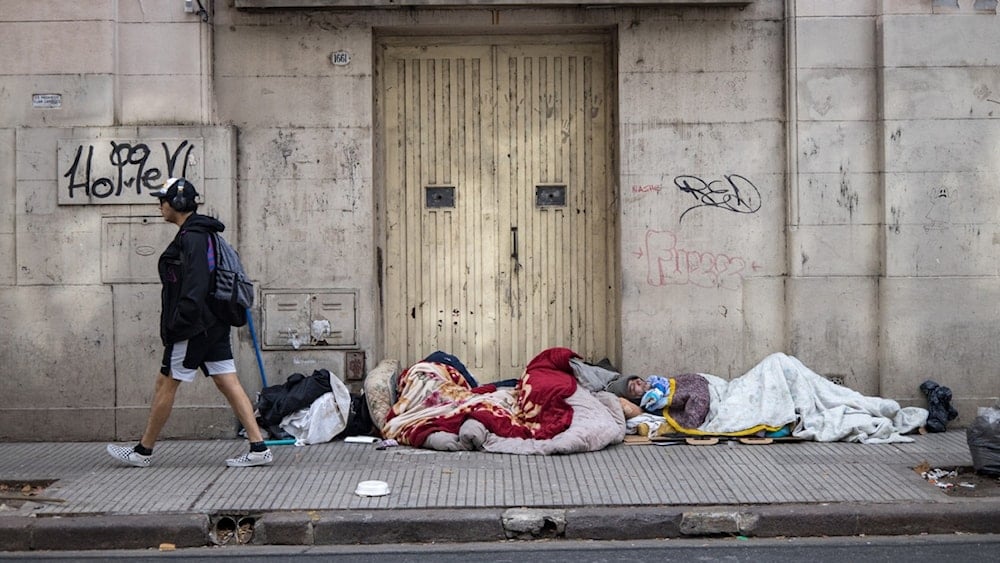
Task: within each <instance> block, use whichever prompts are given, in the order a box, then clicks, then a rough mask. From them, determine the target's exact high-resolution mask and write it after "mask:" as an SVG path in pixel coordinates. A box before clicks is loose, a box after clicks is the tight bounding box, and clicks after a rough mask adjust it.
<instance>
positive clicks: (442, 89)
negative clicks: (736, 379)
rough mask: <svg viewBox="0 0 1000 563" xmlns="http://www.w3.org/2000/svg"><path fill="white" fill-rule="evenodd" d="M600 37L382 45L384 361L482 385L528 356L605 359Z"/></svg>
mask: <svg viewBox="0 0 1000 563" xmlns="http://www.w3.org/2000/svg"><path fill="white" fill-rule="evenodd" d="M609 56H610V55H609V48H608V43H607V40H606V38H604V37H597V36H590V35H585V36H570V37H566V36H564V37H560V38H559V40H558V41H553V42H540V41H539V40H538V38H537V37H507V36H504V37H495V36H487V37H479V38H476V39H472V38H452V39H441V38H437V39H434V40H432V39H427V38H419V39H418V38H412V37H410V38H398V39H387V40H385V41H383V42H382V43H381V44H380V48H379V49H378V57H379V58H378V61H377V66H376V69H377V70H376V73H377V80H376V84H377V86H376V87H377V88H378V90H377V94H376V104H377V105H376V107H377V115H378V123H379V126H378V131H377V136H376V138H377V139H379V142H378V143H377V145H378V146H377V150H376V153H377V155H378V156H377V158H378V159H379V161H380V162H379V166H380V169H381V170H382V174H383V177H382V182H381V190H380V191H381V195H382V197H381V198H380V202H381V203H382V208H381V213H382V217H381V221H382V223H381V229H380V230H381V236H382V244H384V253H383V259H382V264H381V280H382V281H381V283H382V287H381V291H382V298H383V315H382V318H383V326H382V329H383V336H384V343H385V353H386V357H390V358H398V359H399V360H401V361H402V362H403V364H404V366H405V365H409V364H410V363H412V362H415V361H418V360H420V359H422V358H423V357H425V356H426V355H427V354H429V353H431V352H433V351H435V350H443V351H445V352H448V353H451V354H454V355H455V356H457V357H458V358H459V359H460V360H462V361H463V362H464V363H465V364H466V366H467V367H469V369H470V370H471V371H472V372H473V373H474V374H475V376H476V377H477V378H478V379H479V380H480V381H482V382H485V381H495V380H499V379H507V378H513V377H518V376H520V374H521V373H522V371H523V369H524V366H525V365H526V364H527V363H528V361H530V360H531V358H533V357H534V356H535V354H537V353H538V352H539V351H541V350H543V349H545V348H549V347H552V346H565V347H569V348H571V349H573V350H575V351H576V352H578V353H579V354H581V355H583V356H584V357H585V358H588V359H594V360H596V359H600V358H603V357H608V358H611V359H612V360H615V357H616V355H617V350H618V326H619V320H618V298H619V291H618V285H619V284H618V260H617V258H616V255H615V249H616V248H617V243H616V236H617V235H616V233H617V225H616V220H617V200H616V189H615V182H614V173H613V165H612V164H613V160H612V158H613V150H612V139H613V137H612V135H611V131H612V124H613V119H612V115H611V111H610V109H609V108H612V107H613V105H612V102H613V99H612V93H613V88H612V82H611V76H610V74H609V66H610V65H609Z"/></svg>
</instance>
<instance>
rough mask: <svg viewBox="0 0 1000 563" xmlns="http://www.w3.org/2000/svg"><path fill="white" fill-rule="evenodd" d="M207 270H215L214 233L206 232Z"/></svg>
mask: <svg viewBox="0 0 1000 563" xmlns="http://www.w3.org/2000/svg"><path fill="white" fill-rule="evenodd" d="M208 271H209V272H214V271H215V235H214V234H212V233H209V234H208Z"/></svg>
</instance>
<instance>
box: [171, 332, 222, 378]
mask: <svg viewBox="0 0 1000 563" xmlns="http://www.w3.org/2000/svg"><path fill="white" fill-rule="evenodd" d="M187 345H188V341H187V340H181V341H180V342H176V343H174V344H173V349H172V350H171V353H170V377H172V378H174V379H176V380H178V381H185V382H191V381H194V377H195V375H197V373H198V368H194V369H188V368H186V367H184V357H185V356H186V355H187ZM201 367H202V369H204V370H205V375H218V374H220V373H236V362H235V361H234V360H233V359H232V358H230V359H228V360H220V361H215V362H208V361H206V362H204V363H203V364H202V366H201Z"/></svg>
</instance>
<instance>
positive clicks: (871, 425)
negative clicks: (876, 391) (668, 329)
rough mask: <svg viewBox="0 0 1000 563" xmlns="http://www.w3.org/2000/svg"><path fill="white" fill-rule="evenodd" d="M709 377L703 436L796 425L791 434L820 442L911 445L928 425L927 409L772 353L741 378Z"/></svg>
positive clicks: (702, 428) (701, 430) (707, 376)
mask: <svg viewBox="0 0 1000 563" xmlns="http://www.w3.org/2000/svg"><path fill="white" fill-rule="evenodd" d="M702 375H703V376H705V378H706V379H708V382H709V389H710V391H711V395H712V400H711V408H710V410H709V414H708V417H707V418H706V419H705V423H704V424H702V425H701V426H700V427H698V431H699V432H705V433H709V434H735V433H745V432H746V431H747V430H749V429H752V428H755V427H759V426H767V427H771V428H779V427H781V426H784V425H786V424H789V423H792V422H794V423H795V425H794V427H793V430H792V435H793V436H795V437H798V438H804V439H807V440H815V441H817V442H835V441H846V442H861V443H865V444H879V443H890V442H912V441H913V439H912V438H909V437H906V436H903V435H902V434H906V433H908V432H912V431H913V430H916V429H917V428H919V427H920V426H922V425H923V424H924V423H925V422H926V421H927V410H926V409H922V408H919V407H905V408H902V407H900V406H899V403H897V402H896V401H893V400H890V399H882V398H879V397H866V396H864V395H862V394H861V393H858V392H857V391H854V390H852V389H849V388H847V387H843V386H841V385H837V384H836V383H833V382H831V381H829V380H828V379H826V378H824V377H822V376H820V375H818V374H816V373H815V372H813V371H812V370H810V369H809V368H807V367H806V366H805V365H803V364H802V362H800V361H799V360H798V359H796V358H794V357H792V356H787V355H785V354H780V353H778V354H771V355H770V356H768V357H766V358H764V360H763V361H761V362H760V363H759V364H757V365H756V366H754V367H753V368H752V369H751V370H750V371H748V372H747V373H745V374H743V375H742V376H740V377H738V378H736V379H733V380H732V381H726V380H724V379H722V378H720V377H716V376H714V375H708V374H702Z"/></svg>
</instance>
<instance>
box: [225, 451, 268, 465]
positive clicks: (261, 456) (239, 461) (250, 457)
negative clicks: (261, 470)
mask: <svg viewBox="0 0 1000 563" xmlns="http://www.w3.org/2000/svg"><path fill="white" fill-rule="evenodd" d="M272 461H274V457H272V456H271V450H264V451H262V452H247V453H245V454H243V455H241V456H240V457H234V458H232V459H227V460H226V465H228V466H229V467H254V466H257V465H267V464H269V463H271V462H272Z"/></svg>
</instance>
